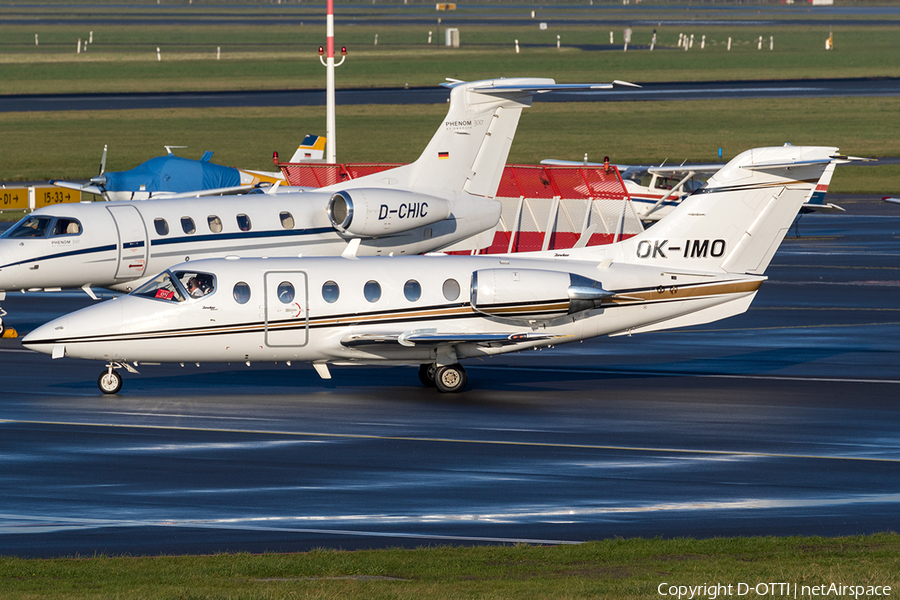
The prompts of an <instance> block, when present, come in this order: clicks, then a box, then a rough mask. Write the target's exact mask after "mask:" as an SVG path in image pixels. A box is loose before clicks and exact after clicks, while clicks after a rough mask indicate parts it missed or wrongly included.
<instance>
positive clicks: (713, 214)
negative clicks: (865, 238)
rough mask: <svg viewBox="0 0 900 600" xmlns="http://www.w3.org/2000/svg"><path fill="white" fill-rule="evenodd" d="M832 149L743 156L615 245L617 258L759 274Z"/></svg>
mask: <svg viewBox="0 0 900 600" xmlns="http://www.w3.org/2000/svg"><path fill="white" fill-rule="evenodd" d="M834 161H840V162H844V161H845V157H842V156H840V155H838V149H837V148H832V147H820V146H791V145H785V146H779V147H772V148H756V149H753V150H747V151H746V152H743V153H741V154H739V155H738V156H736V157H735V158H734V159H733V160H731V161H730V162H729V163H728V164H727V165H725V166H724V167H722V169H721V170H720V171H718V172H717V173H716V174H715V175H713V176H712V177H711V178H710V179H709V180H708V181H707V184H706V186H705V187H703V188H701V189H699V190H697V191H695V192H694V193H693V194H691V195H690V196H688V197H687V198H686V199H685V200H684V202H682V203H681V204H680V205H679V206H678V207H676V208H675V209H674V210H673V211H672V212H671V213H669V215H668V216H667V217H666V218H665V219H663V220H662V221H660V222H659V223H658V224H656V225H654V226H653V227H651V228H649V229H647V230H646V231H644V232H643V233H641V234H639V235H637V236H635V237H633V238H630V239H628V240H626V241H624V242H622V243H621V245H620V246H619V248H617V251H618V253H619V256H618V258H619V259H620V260H622V261H624V262H628V263H633V264H646V265H659V266H665V267H666V269H669V270H671V269H686V270H691V271H711V272H725V273H747V274H757V275H759V274H762V273H763V272H764V271H765V269H766V267H767V266H768V265H769V262H770V261H771V260H772V256H773V255H774V254H775V251H776V250H777V249H778V246H779V244H781V241H782V240H783V239H784V236H785V234H786V233H787V231H788V229H789V228H790V226H791V223H792V222H793V220H794V218H795V217H796V216H797V213H798V212H799V211H800V208H801V207H802V206H803V204H804V202H806V199H807V198H809V197H810V195H811V193H812V192H814V191H815V188H816V186H817V185H818V184H819V181H820V180H821V179H822V177H823V175H824V174H825V173H826V172H827V170H828V168H829V166H830V165H831V164H832V163H833V162H834Z"/></svg>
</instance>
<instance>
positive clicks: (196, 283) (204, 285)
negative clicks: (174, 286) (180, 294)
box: [187, 273, 212, 298]
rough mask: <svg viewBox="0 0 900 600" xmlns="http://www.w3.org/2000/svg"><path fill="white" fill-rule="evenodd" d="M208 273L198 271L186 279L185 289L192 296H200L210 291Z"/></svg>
mask: <svg viewBox="0 0 900 600" xmlns="http://www.w3.org/2000/svg"><path fill="white" fill-rule="evenodd" d="M211 279H212V278H211V277H210V276H209V275H205V274H202V273H198V274H197V275H194V276H193V277H191V278H190V279H188V283H187V289H188V293H189V294H190V295H191V297H192V298H201V297H203V296H205V295H207V294H208V293H210V292H211V291H212V281H211Z"/></svg>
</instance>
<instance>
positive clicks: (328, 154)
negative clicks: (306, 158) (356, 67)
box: [319, 0, 347, 163]
mask: <svg viewBox="0 0 900 600" xmlns="http://www.w3.org/2000/svg"><path fill="white" fill-rule="evenodd" d="M325 36H326V42H325V48H324V49H323V48H322V47H321V46H319V61H321V62H322V64H323V65H325V69H326V73H327V75H326V79H325V112H326V123H325V160H326V161H327V162H329V163H336V162H337V147H336V144H335V142H336V140H335V116H334V68H335V67H339V66H341V64H343V62H344V59H345V58H347V48H346V47H342V48H341V55H342V56H341V62H339V63H337V64H334V0H328V16H327V17H326V21H325ZM323 51H324V54H325V59H324V60H323V59H322V54H323Z"/></svg>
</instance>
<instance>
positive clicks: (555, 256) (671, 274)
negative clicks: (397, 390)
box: [23, 146, 840, 393]
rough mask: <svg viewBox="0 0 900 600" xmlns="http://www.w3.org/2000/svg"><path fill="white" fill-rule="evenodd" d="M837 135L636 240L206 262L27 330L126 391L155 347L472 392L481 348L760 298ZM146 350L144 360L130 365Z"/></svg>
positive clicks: (652, 327)
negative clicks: (501, 250) (415, 369)
mask: <svg viewBox="0 0 900 600" xmlns="http://www.w3.org/2000/svg"><path fill="white" fill-rule="evenodd" d="M839 158H840V157H838V156H837V148H824V147H794V146H784V147H775V148H758V149H755V150H748V151H746V152H744V153H742V154H740V155H739V156H737V157H736V158H735V159H733V160H732V161H731V162H729V163H728V164H727V165H726V166H725V167H723V168H722V169H721V170H720V171H719V172H718V173H716V174H715V175H714V176H713V177H711V178H710V179H709V181H708V182H707V185H706V186H705V187H704V188H702V189H700V190H698V191H697V192H695V193H694V194H692V195H691V196H689V197H688V198H687V199H686V200H685V201H684V202H682V203H681V204H680V205H679V206H678V207H676V208H675V209H673V210H672V212H671V214H670V215H669V217H668V218H667V219H665V220H663V221H661V222H659V223H657V224H656V225H654V226H653V227H652V228H650V229H648V230H647V231H644V232H643V233H640V234H638V235H636V236H634V237H632V238H630V239H628V240H625V241H622V242H618V243H615V244H609V245H606V246H596V247H587V248H575V249H571V250H565V251H552V252H536V253H522V254H510V255H492V256H447V255H437V256H436V255H429V256H414V257H413V256H408V257H397V256H394V257H391V258H386V257H384V258H374V257H369V258H357V257H354V256H350V255H347V256H343V257H333V258H271V259H265V258H262V259H246V258H237V257H234V258H233V259H232V260H229V259H228V258H226V259H216V260H206V261H200V262H194V261H191V262H190V263H182V264H180V265H177V266H175V267H172V268H170V269H169V270H167V271H166V272H164V273H162V274H160V275H159V276H158V277H156V278H155V279H153V280H152V281H150V282H148V283H146V284H145V285H144V286H143V287H141V288H139V289H137V290H135V291H134V292H132V293H131V294H129V295H127V296H123V297H119V298H116V299H114V300H110V301H107V302H104V303H102V304H99V305H95V306H92V307H89V308H86V309H83V310H81V311H78V312H75V313H72V314H69V315H67V316H64V317H61V318H59V319H56V320H54V321H52V322H50V323H47V324H45V325H43V326H41V327H39V328H38V329H36V330H35V331H33V332H32V333H31V334H29V335H28V336H27V337H25V339H24V340H23V344H24V345H25V346H26V347H28V348H32V349H34V350H38V351H40V352H44V353H47V354H51V355H52V356H53V357H54V358H60V357H63V356H70V357H76V358H87V359H95V360H104V361H108V365H107V369H106V370H105V371H104V372H103V373H102V374H101V376H100V378H99V382H98V383H99V386H100V389H101V390H102V391H104V392H106V393H116V392H117V391H118V390H119V389H120V387H121V384H122V378H121V376H120V375H119V373H118V372H117V371H116V369H117V368H119V367H125V368H126V369H127V370H129V371H136V369H135V368H134V367H135V366H137V365H138V364H139V363H141V362H150V363H159V362H208V361H212V362H238V361H246V362H248V363H249V362H250V361H285V362H287V364H288V365H290V363H291V361H295V360H296V361H310V362H312V363H313V365H314V366H315V368H316V370H317V371H318V373H319V375H320V376H322V377H330V374H329V371H328V367H327V365H328V364H329V363H331V364H336V365H351V364H376V363H379V364H403V363H406V364H409V363H412V364H419V365H420V369H419V376H420V378H421V379H422V381H423V382H424V383H425V384H426V385H429V384H431V383H433V384H434V385H435V386H437V388H438V389H439V390H440V391H443V392H455V391H460V390H461V389H462V388H463V387H464V386H465V385H466V372H465V370H464V368H463V367H462V366H461V365H460V364H459V361H460V360H462V359H465V358H472V357H484V356H490V355H493V354H501V353H505V352H513V351H519V350H522V349H525V348H530V347H538V346H548V345H555V344H561V343H565V342H573V341H576V340H583V339H586V338H590V337H594V336H599V335H610V336H615V335H623V334H632V333H642V332H648V331H657V330H663V329H669V328H673V327H683V326H687V325H696V324H700V323H707V322H710V321H715V320H718V319H722V318H725V317H728V316H732V315H736V314H739V313H742V312H744V311H745V310H747V307H748V306H749V305H750V302H751V301H752V300H753V298H754V296H755V295H756V292H757V290H758V289H759V287H760V285H761V284H762V282H763V281H764V280H765V277H764V276H763V275H762V274H763V272H764V271H765V269H766V266H767V265H768V264H769V261H770V260H771V258H772V256H773V255H774V254H775V251H776V249H777V248H778V245H779V243H780V242H781V240H782V239H783V238H784V235H785V233H786V232H787V230H788V228H789V227H790V225H791V222H792V221H793V219H794V217H795V216H796V215H797V212H798V211H799V209H800V207H801V206H802V204H803V203H804V201H805V200H806V198H807V197H808V195H809V193H810V190H812V189H814V188H815V186H816V184H817V182H818V181H819V179H820V178H821V176H822V173H823V172H824V171H825V169H826V168H827V167H828V165H830V164H832V161H833V160H836V159H839ZM128 362H131V363H133V365H134V366H132V365H131V364H128Z"/></svg>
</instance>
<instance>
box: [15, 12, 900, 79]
mask: <svg viewBox="0 0 900 600" xmlns="http://www.w3.org/2000/svg"><path fill="white" fill-rule="evenodd" d="M44 29H45V30H44V31H40V32H38V27H30V28H27V29H26V28H24V27H21V28H18V31H17V32H16V33H15V34H12V35H6V36H4V37H3V40H2V41H0V65H2V82H3V85H2V87H0V93H2V94H43V93H89V92H123V91H146V92H150V91H184V90H223V89H298V88H321V87H323V85H324V69H323V68H322V66H321V64H320V63H319V57H318V52H317V49H318V46H319V45H320V44H322V43H324V38H323V32H322V28H321V27H320V26H310V25H303V26H297V27H286V26H279V25H274V26H272V27H267V28H266V35H265V40H266V43H265V44H262V43H261V42H260V40H259V39H258V37H257V39H256V40H247V39H246V35H247V33H246V29H247V28H240V27H237V26H231V25H229V26H220V27H214V28H206V27H204V28H201V29H200V34H199V35H198V34H197V29H196V28H191V27H185V26H171V27H165V28H162V27H157V26H147V27H144V26H136V25H126V26H119V27H118V28H116V29H113V30H111V31H107V30H105V29H104V28H99V27H98V28H97V29H96V30H94V44H92V45H91V46H90V47H89V50H88V51H87V52H85V53H82V54H80V55H79V54H76V53H75V48H76V45H77V39H78V37H82V38H83V39H87V37H88V32H86V31H85V32H78V33H74V32H72V31H70V30H65V31H64V30H61V29H60V28H59V27H45V28H44ZM429 29H431V30H436V27H435V26H426V25H409V26H399V25H385V26H375V25H359V26H352V27H345V28H344V29H343V30H340V29H339V30H338V34H337V36H336V37H337V43H338V44H345V45H347V46H348V48H349V55H348V58H347V61H346V63H345V64H344V65H342V66H341V67H340V68H339V69H338V71H337V85H338V87H345V88H366V87H396V86H403V85H404V84H409V85H413V86H424V85H437V84H438V83H440V82H441V81H443V80H444V78H445V77H453V78H459V79H467V80H474V79H483V78H490V77H496V76H499V75H502V76H506V77H512V76H522V75H530V76H536V75H548V74H549V75H553V76H555V77H556V78H557V79H558V80H559V81H561V82H581V81H596V80H598V79H599V80H601V81H606V80H611V79H624V80H628V81H635V82H638V83H640V82H648V81H691V80H701V79H702V80H741V79H763V78H777V79H808V78H822V77H831V78H834V77H898V76H900V60H898V58H897V57H898V55H900V41H898V40H900V35H898V30H897V28H896V27H887V26H862V25H861V26H845V27H843V28H842V29H839V30H838V32H837V33H836V34H835V36H836V42H835V43H836V44H838V43H839V44H840V47H839V50H836V51H834V52H826V51H825V50H824V42H825V38H827V37H828V33H829V28H828V25H827V24H823V25H821V26H811V27H802V28H801V27H792V26H783V27H778V28H769V29H761V28H758V27H740V26H735V27H721V26H719V27H686V28H678V29H674V28H662V30H661V31H659V33H658V35H659V41H658V44H659V45H660V46H662V48H659V49H657V50H655V51H653V52H650V51H649V50H635V49H631V50H629V51H628V52H622V51H619V50H615V51H598V50H591V49H583V48H579V47H577V46H582V47H588V48H590V47H593V46H595V45H605V44H608V42H609V31H610V30H612V29H613V26H610V27H606V28H602V29H601V28H598V27H584V26H579V25H565V26H559V27H555V28H552V29H548V30H547V31H540V30H539V29H538V28H537V27H528V28H525V27H512V26H511V27H502V28H499V29H498V28H497V27H495V26H490V25H483V26H468V27H463V28H462V31H461V35H462V38H463V45H462V47H461V48H460V49H457V50H453V49H447V48H445V47H442V46H438V45H437V43H433V44H431V45H428V44H427V43H426V41H427V36H428V30H429ZM207 30H209V31H207ZM36 32H38V33H40V39H41V40H44V39H45V38H46V39H47V41H46V42H43V41H42V42H41V45H40V46H38V47H35V46H34V34H35V33H36ZM376 33H377V34H378V36H379V43H378V46H375V45H373V41H374V38H375V34H376ZM680 33H686V34H694V35H695V47H696V48H699V44H700V38H701V36H702V35H706V36H707V45H708V47H707V48H706V49H705V50H702V51H701V50H699V49H694V50H691V51H688V52H685V51H682V50H675V49H674V47H675V45H676V44H677V41H678V36H679V34H680ZM192 35H193V36H194V38H195V41H193V42H191V43H187V42H186V41H185V40H186V39H190V37H191V36H192ZM556 35H560V37H561V39H562V44H563V47H562V48H561V49H560V50H557V49H556ZM615 35H616V36H617V39H618V40H619V41H618V43H619V44H621V42H622V32H621V28H620V27H618V26H615ZM651 36H652V28H649V27H644V28H640V27H637V28H635V30H634V34H633V38H632V39H633V42H632V43H633V44H644V45H646V44H649V43H650V38H651ZM759 36H763V37H764V41H765V44H764V46H765V49H764V50H762V51H760V50H757V49H756V48H757V40H758V37H759ZM769 36H774V38H775V44H776V45H775V48H776V49H775V50H773V51H771V52H770V51H769V50H768V43H769ZM728 37H732V38H733V46H732V51H731V52H728V51H727V50H726V49H725V43H726V40H727V38H728ZM516 39H518V40H519V43H520V47H521V52H520V53H519V54H516V53H515V50H514V40H516ZM51 40H54V41H51ZM57 40H58V41H57ZM63 40H66V41H63ZM412 40H415V41H416V42H417V43H410V42H411V41H412ZM29 44H30V45H29ZM157 47H159V48H161V56H162V61H157V54H156V48H157ZM666 47H669V49H666ZM217 48H221V50H222V58H221V60H216V52H217Z"/></svg>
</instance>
